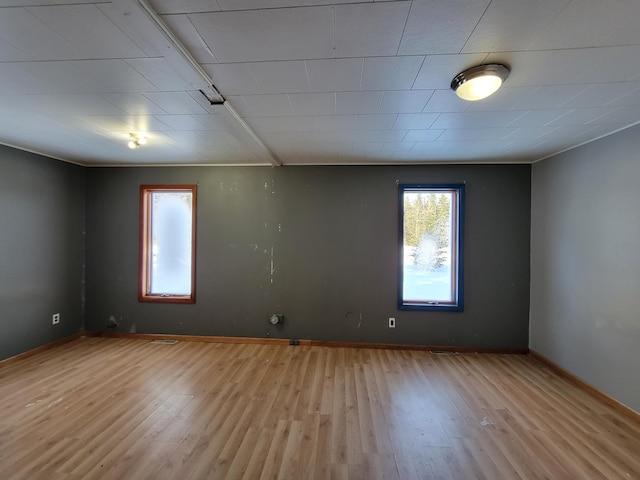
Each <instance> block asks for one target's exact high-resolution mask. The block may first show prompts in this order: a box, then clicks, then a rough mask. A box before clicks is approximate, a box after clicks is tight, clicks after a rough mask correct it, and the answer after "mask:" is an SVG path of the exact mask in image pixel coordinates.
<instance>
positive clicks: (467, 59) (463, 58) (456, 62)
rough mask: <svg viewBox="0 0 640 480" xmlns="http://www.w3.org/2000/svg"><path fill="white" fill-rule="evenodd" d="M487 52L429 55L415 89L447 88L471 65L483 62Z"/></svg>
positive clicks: (421, 69) (419, 74)
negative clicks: (454, 78)
mask: <svg viewBox="0 0 640 480" xmlns="http://www.w3.org/2000/svg"><path fill="white" fill-rule="evenodd" d="M485 57H486V55H485V54H473V55H429V56H427V57H426V58H425V59H424V62H423V64H422V67H421V68H420V72H419V73H418V77H417V78H416V81H415V83H414V84H413V88H414V89H418V90H428V89H434V90H437V89H445V88H450V87H451V80H453V77H455V76H456V75H457V74H459V73H460V72H462V71H463V70H466V69H467V68H470V67H475V66H476V65H479V64H481V63H483V60H484V59H485Z"/></svg>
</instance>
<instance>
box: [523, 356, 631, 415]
mask: <svg viewBox="0 0 640 480" xmlns="http://www.w3.org/2000/svg"><path fill="white" fill-rule="evenodd" d="M529 356H531V357H532V358H535V359H536V360H538V361H539V362H540V363H543V364H544V365H546V366H547V367H549V368H550V369H551V370H553V371H554V372H555V373H557V374H558V375H560V376H562V377H563V378H566V379H567V380H569V381H570V382H571V383H573V384H574V385H577V386H578V387H580V388H581V389H582V390H584V391H586V392H588V393H589V394H591V395H593V396H594V397H597V398H599V399H600V400H602V401H603V402H604V403H606V404H607V405H609V406H610V407H613V408H614V409H615V410H617V411H618V412H620V413H622V414H624V415H626V416H628V417H630V418H632V419H633V420H635V421H636V422H638V423H640V413H639V412H636V411H635V410H634V409H633V408H631V407H628V406H626V405H625V404H624V403H622V402H620V401H618V400H616V399H615V398H613V397H611V396H609V395H607V394H606V393H604V392H603V391H602V390H599V389H597V388H596V387H594V386H593V385H591V384H589V383H587V382H585V381H584V380H582V379H581V378H579V377H577V376H575V375H574V374H573V373H571V372H569V371H568V370H565V369H564V368H562V367H561V366H560V365H558V364H557V363H555V362H553V361H551V360H549V359H548V358H547V357H545V356H544V355H541V354H540V353H538V352H536V351H535V350H531V349H529Z"/></svg>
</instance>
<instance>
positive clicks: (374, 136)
mask: <svg viewBox="0 0 640 480" xmlns="http://www.w3.org/2000/svg"><path fill="white" fill-rule="evenodd" d="M407 132H408V130H374V131H372V132H371V137H370V138H371V141H372V142H402V141H403V140H404V138H405V137H406V136H407Z"/></svg>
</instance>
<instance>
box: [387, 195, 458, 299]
mask: <svg viewBox="0 0 640 480" xmlns="http://www.w3.org/2000/svg"><path fill="white" fill-rule="evenodd" d="M399 192H400V202H399V203H400V222H399V223H400V228H399V237H400V261H399V265H400V271H399V282H398V283H399V286H398V308H399V309H400V310H450V311H461V310H462V285H463V283H462V230H463V229H462V224H463V221H462V220H463V205H464V185H400V187H399Z"/></svg>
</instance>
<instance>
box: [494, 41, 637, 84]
mask: <svg viewBox="0 0 640 480" xmlns="http://www.w3.org/2000/svg"><path fill="white" fill-rule="evenodd" d="M486 61H487V63H494V62H496V61H497V62H501V61H506V62H507V63H508V64H509V65H510V66H511V73H510V75H509V79H508V80H507V81H508V82H509V86H547V85H580V86H582V87H584V86H588V85H589V84H595V83H617V82H632V81H636V80H637V78H636V77H638V76H639V75H640V48H638V47H637V46H634V45H630V46H620V47H598V48H588V49H573V50H549V51H538V52H507V53H501V54H490V55H489V56H488V57H487V59H486Z"/></svg>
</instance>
